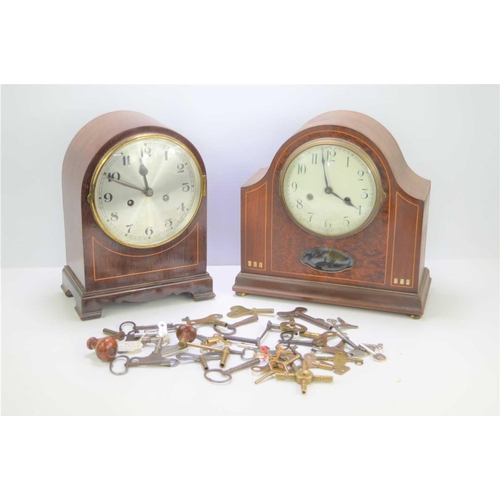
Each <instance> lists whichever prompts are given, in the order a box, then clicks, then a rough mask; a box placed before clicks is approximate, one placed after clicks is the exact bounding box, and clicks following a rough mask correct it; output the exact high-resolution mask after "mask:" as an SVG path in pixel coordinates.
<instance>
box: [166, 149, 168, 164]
mask: <svg viewBox="0 0 500 500" xmlns="http://www.w3.org/2000/svg"><path fill="white" fill-rule="evenodd" d="M165 161H168V149H166V150H165Z"/></svg>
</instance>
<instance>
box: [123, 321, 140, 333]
mask: <svg viewBox="0 0 500 500" xmlns="http://www.w3.org/2000/svg"><path fill="white" fill-rule="evenodd" d="M125 325H132V329H131V330H129V331H128V332H125V333H130V332H135V327H136V326H137V325H136V324H135V323H134V322H133V321H124V322H123V323H122V324H121V325H120V328H119V330H120V331H121V332H123V331H125V330H123V327H124V326H125Z"/></svg>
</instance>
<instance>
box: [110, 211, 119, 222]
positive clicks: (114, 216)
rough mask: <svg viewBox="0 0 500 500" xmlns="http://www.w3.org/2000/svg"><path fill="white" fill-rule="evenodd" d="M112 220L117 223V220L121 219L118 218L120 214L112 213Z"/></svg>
mask: <svg viewBox="0 0 500 500" xmlns="http://www.w3.org/2000/svg"><path fill="white" fill-rule="evenodd" d="M110 219H111V220H112V221H117V220H118V219H119V217H118V213H117V212H111V214H110Z"/></svg>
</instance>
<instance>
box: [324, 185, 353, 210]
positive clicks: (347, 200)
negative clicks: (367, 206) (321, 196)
mask: <svg viewBox="0 0 500 500" xmlns="http://www.w3.org/2000/svg"><path fill="white" fill-rule="evenodd" d="M325 193H327V194H333V196H336V197H337V198H338V199H339V200H342V201H343V202H344V203H345V204H346V205H348V206H350V207H352V208H355V209H356V210H357V208H358V207H356V206H355V205H353V204H352V201H351V198H349V197H348V196H346V197H345V198H342V196H339V195H338V194H337V193H334V192H333V190H332V188H331V187H326V188H325Z"/></svg>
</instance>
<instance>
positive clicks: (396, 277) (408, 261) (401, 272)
mask: <svg viewBox="0 0 500 500" xmlns="http://www.w3.org/2000/svg"><path fill="white" fill-rule="evenodd" d="M395 212H396V213H395V220H394V239H393V243H392V245H393V250H392V255H393V258H392V267H391V283H392V284H393V285H394V286H398V287H411V286H412V284H413V283H414V282H415V261H416V256H417V232H418V221H419V207H418V205H417V204H416V203H412V202H411V201H408V200H407V199H406V198H404V197H403V196H402V195H401V194H400V193H396V204H395Z"/></svg>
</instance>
